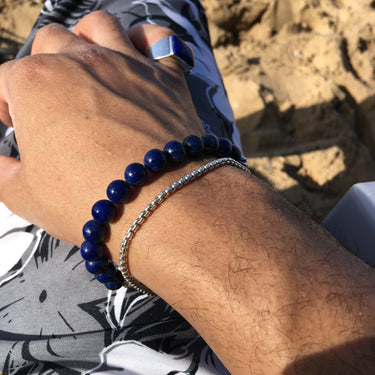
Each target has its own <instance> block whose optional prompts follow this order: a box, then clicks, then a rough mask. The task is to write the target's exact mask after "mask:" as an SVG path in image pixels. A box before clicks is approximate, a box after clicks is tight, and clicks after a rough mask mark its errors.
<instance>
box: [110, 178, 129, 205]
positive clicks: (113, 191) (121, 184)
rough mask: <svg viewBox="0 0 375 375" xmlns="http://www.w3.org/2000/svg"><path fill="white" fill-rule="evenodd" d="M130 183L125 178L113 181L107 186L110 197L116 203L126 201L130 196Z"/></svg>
mask: <svg viewBox="0 0 375 375" xmlns="http://www.w3.org/2000/svg"><path fill="white" fill-rule="evenodd" d="M130 194H131V189H130V185H129V184H128V183H127V182H126V181H124V180H115V181H112V182H111V183H110V184H109V185H108V187H107V197H108V199H109V200H110V201H111V202H113V203H116V204H121V203H125V202H127V201H128V199H129V198H130Z"/></svg>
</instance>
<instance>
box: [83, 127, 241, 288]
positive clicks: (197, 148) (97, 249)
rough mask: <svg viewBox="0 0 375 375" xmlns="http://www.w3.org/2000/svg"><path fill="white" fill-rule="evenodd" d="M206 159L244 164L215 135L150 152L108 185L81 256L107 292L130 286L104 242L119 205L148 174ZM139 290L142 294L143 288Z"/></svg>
mask: <svg viewBox="0 0 375 375" xmlns="http://www.w3.org/2000/svg"><path fill="white" fill-rule="evenodd" d="M204 155H207V156H213V157H219V158H228V160H234V161H236V162H238V161H240V160H241V151H240V150H239V148H238V147H237V146H235V145H233V144H232V142H231V141H230V140H228V139H225V138H218V137H216V136H215V135H212V134H206V135H203V136H202V137H199V136H196V135H189V136H188V137H186V138H185V139H184V141H183V142H182V143H181V142H178V141H171V142H168V143H167V144H166V145H165V147H164V149H163V151H162V150H159V149H152V150H150V151H148V152H147V153H146V155H145V157H144V160H143V164H141V163H132V164H130V165H128V166H127V168H126V169H125V174H124V177H125V179H124V180H114V181H112V182H111V183H110V184H109V185H108V187H107V197H108V199H103V200H99V201H98V202H96V203H95V204H94V205H93V206H92V210H91V214H92V217H93V219H92V220H89V221H88V222H87V223H86V224H85V225H84V226H83V229H82V233H83V237H84V240H85V241H84V242H83V243H82V245H81V256H82V258H83V259H84V260H85V262H86V269H87V271H89V272H90V273H91V274H93V275H95V278H96V279H97V280H98V281H100V282H101V283H103V284H104V285H105V286H106V287H107V288H108V289H110V290H116V289H119V288H120V287H122V286H124V285H129V282H127V280H125V279H124V277H123V275H122V273H121V271H120V270H119V269H118V268H117V266H116V265H115V264H114V263H112V262H111V261H110V260H109V259H108V258H107V257H106V256H105V249H104V239H105V235H106V231H107V227H108V225H109V224H110V223H111V222H112V221H113V220H114V218H115V216H116V205H121V204H124V203H126V202H127V201H128V200H129V198H130V196H131V193H132V190H133V189H134V188H137V187H140V186H142V185H144V184H145V183H146V182H147V179H148V175H149V173H160V172H162V171H163V170H164V169H165V168H166V167H167V165H168V163H173V164H175V163H182V162H183V161H186V159H187V158H192V159H196V158H197V157H200V156H204ZM229 158H230V159H229ZM130 284H131V283H130ZM130 286H134V285H133V284H131V285H130ZM137 289H138V290H140V291H143V289H142V288H137ZM148 294H151V293H148Z"/></svg>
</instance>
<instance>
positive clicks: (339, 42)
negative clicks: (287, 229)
mask: <svg viewBox="0 0 375 375" xmlns="http://www.w3.org/2000/svg"><path fill="white" fill-rule="evenodd" d="M202 2H203V4H204V6H205V7H206V10H207V16H208V20H209V26H210V30H211V37H212V43H213V46H214V52H215V55H216V58H217V61H218V64H219V67H220V69H221V71H222V74H223V78H224V82H225V85H226V87H227V90H228V95H229V98H230V101H231V104H232V106H233V110H234V113H235V117H236V120H237V123H238V126H239V128H240V131H241V135H242V141H243V146H244V152H245V155H246V157H247V158H248V161H249V164H250V166H251V167H252V168H253V169H254V171H255V172H256V173H257V174H258V175H261V176H263V178H265V179H266V180H268V181H269V182H270V183H272V184H273V186H274V187H275V188H276V189H277V190H279V191H280V192H281V193H282V194H284V195H285V196H286V197H287V199H289V200H290V201H291V202H292V203H294V204H295V205H297V206H298V207H300V208H301V209H302V210H304V211H306V212H307V213H309V214H310V215H311V216H313V217H314V218H315V219H317V220H321V219H322V218H323V217H324V216H325V215H326V214H327V213H328V212H329V210H331V209H332V207H333V206H334V205H335V204H336V202H337V201H338V200H339V199H340V198H341V197H342V196H343V194H344V193H345V192H346V191H347V190H348V189H349V187H350V186H351V185H352V184H354V183H356V182H363V181H369V180H375V147H374V144H375V37H374V32H375V1H374V0H355V1H353V0H202ZM41 6H42V1H30V0H27V1H26V0H24V1H22V0H18V1H17V0H0V29H1V34H0V37H3V38H4V37H5V36H7V37H8V36H9V35H11V36H13V38H14V39H16V40H18V41H22V40H23V39H24V38H25V37H26V36H27V33H28V32H29V30H30V28H31V26H32V24H33V22H34V20H35V18H36V16H37V14H38V12H39V9H40V8H41ZM3 46H4V43H3Z"/></svg>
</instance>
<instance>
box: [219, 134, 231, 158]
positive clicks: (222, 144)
mask: <svg viewBox="0 0 375 375" xmlns="http://www.w3.org/2000/svg"><path fill="white" fill-rule="evenodd" d="M231 151H232V142H231V141H230V140H229V139H226V138H219V150H218V155H219V156H220V157H229V155H230V153H231Z"/></svg>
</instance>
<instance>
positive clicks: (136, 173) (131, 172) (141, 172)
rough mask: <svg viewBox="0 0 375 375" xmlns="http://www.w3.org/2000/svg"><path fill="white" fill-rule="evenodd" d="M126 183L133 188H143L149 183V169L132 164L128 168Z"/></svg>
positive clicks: (138, 164) (141, 165)
mask: <svg viewBox="0 0 375 375" xmlns="http://www.w3.org/2000/svg"><path fill="white" fill-rule="evenodd" d="M125 181H126V182H128V183H129V184H130V185H132V186H142V185H144V184H145V183H146V181H147V169H146V167H145V166H144V165H143V164H140V163H132V164H129V165H128V166H127V167H126V170H125Z"/></svg>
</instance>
